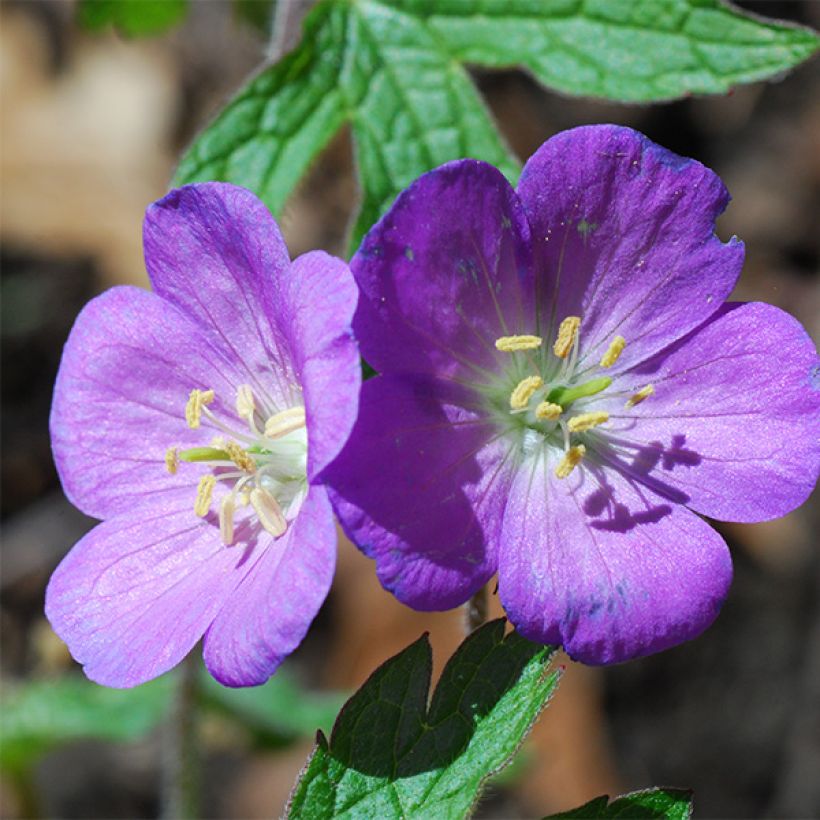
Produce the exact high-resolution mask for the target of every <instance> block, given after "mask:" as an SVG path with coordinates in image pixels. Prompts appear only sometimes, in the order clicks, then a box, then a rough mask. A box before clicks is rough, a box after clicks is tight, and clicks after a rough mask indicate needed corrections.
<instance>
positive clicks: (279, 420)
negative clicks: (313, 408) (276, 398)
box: [265, 407, 305, 438]
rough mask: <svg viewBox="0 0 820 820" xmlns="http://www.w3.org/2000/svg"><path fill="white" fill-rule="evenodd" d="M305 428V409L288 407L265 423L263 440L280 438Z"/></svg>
mask: <svg viewBox="0 0 820 820" xmlns="http://www.w3.org/2000/svg"><path fill="white" fill-rule="evenodd" d="M304 426H305V408H304V407H289V408H288V409H287V410H282V411H281V412H280V413H277V414H276V415H275V416H271V417H270V418H269V419H268V420H267V421H266V422H265V438H281V437H282V436H286V435H287V434H288V433H292V432H293V431H294V430H298V429H299V428H300V427H304Z"/></svg>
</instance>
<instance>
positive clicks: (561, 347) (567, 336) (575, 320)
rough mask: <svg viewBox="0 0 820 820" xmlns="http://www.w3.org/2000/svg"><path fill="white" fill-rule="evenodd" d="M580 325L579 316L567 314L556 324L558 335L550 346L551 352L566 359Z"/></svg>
mask: <svg viewBox="0 0 820 820" xmlns="http://www.w3.org/2000/svg"><path fill="white" fill-rule="evenodd" d="M580 326H581V317H580V316H567V318H566V319H564V321H563V322H561V324H560V325H559V326H558V336H557V338H556V339H555V344H554V345H553V346H552V352H553V353H555V355H556V356H557V357H558V358H559V359H566V358H567V356H569V352H570V350H572V346H573V345H574V344H575V341H576V339H577V338H578V328H579V327H580Z"/></svg>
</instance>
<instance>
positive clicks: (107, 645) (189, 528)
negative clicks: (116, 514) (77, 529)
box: [46, 492, 269, 687]
mask: <svg viewBox="0 0 820 820" xmlns="http://www.w3.org/2000/svg"><path fill="white" fill-rule="evenodd" d="M191 506H192V498H191V497H190V495H189V494H188V493H180V492H178V493H176V494H173V495H171V496H169V497H168V498H166V499H165V500H164V501H163V502H162V503H160V502H159V501H158V502H157V504H156V505H155V507H154V509H153V510H152V511H151V513H150V514H145V515H139V516H131V517H120V518H114V519H111V520H109V521H106V522H104V523H102V524H100V525H99V526H97V527H96V528H95V529H94V530H92V531H91V532H90V533H89V534H88V535H87V536H85V538H83V539H82V540H81V541H80V542H79V543H78V544H77V545H76V546H75V547H74V548H73V549H72V550H71V552H70V553H69V554H68V555H67V556H66V558H65V559H64V560H63V562H62V563H61V564H60V566H59V567H57V569H56V570H55V572H54V574H53V575H52V577H51V581H50V582H49V585H48V589H47V590H46V616H47V617H48V619H49V621H50V622H51V625H52V627H53V628H54V631H55V632H56V633H57V634H58V635H59V636H60V637H61V638H62V639H63V640H64V641H65V642H66V644H68V648H69V649H70V650H71V654H72V655H73V656H74V658H75V659H76V660H77V661H79V662H80V663H81V664H83V666H84V667H85V673H86V675H88V677H89V678H91V680H94V681H96V682H97V683H101V684H103V685H105V686H114V687H130V686H136V685H137V684H139V683H144V682H145V681H147V680H150V679H151V678H155V677H156V676H157V675H161V674H162V673H163V672H166V671H167V670H168V669H170V668H171V667H173V666H175V665H176V664H177V663H179V661H180V660H181V659H182V658H183V657H184V656H185V655H186V654H187V653H188V652H189V651H190V650H191V649H192V648H193V647H194V645H195V644H196V642H197V641H198V640H199V639H200V638H201V637H202V635H203V633H204V632H205V630H206V629H207V628H208V625H209V624H210V623H211V621H212V620H213V619H214V616H215V615H216V613H217V612H218V611H219V610H220V608H221V607H222V606H223V605H224V603H225V602H226V601H227V600H228V599H229V598H230V596H231V595H232V594H234V592H235V590H236V588H237V586H238V585H239V583H240V582H241V580H242V578H243V577H244V576H245V575H246V573H248V572H249V571H251V570H252V569H253V567H254V564H255V563H256V561H257V560H258V558H259V555H260V554H261V553H260V547H261V546H262V544H260V543H256V542H254V543H253V544H252V545H249V544H248V542H247V541H243V540H242V538H241V536H239V537H238V539H237V544H236V545H235V546H233V547H230V548H228V547H225V546H224V545H223V544H222V542H221V541H220V538H219V529H218V526H217V524H216V521H215V520H214V517H213V516H211V517H210V518H209V519H208V520H204V521H203V520H201V519H199V518H197V517H196V516H195V515H194V514H193V511H192V509H191ZM266 538H267V536H266ZM260 540H261V539H260ZM268 540H269V539H268Z"/></svg>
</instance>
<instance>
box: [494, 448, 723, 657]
mask: <svg viewBox="0 0 820 820" xmlns="http://www.w3.org/2000/svg"><path fill="white" fill-rule="evenodd" d="M559 457H560V454H557V453H556V452H555V451H554V450H552V449H545V450H544V452H543V455H542V456H541V457H538V458H533V459H531V460H530V461H529V462H528V463H527V464H526V465H524V466H523V467H522V469H520V470H519V471H518V474H517V477H516V480H515V483H514V484H513V486H512V488H511V491H510V500H509V503H508V504H507V510H506V513H505V515H504V526H503V531H502V537H501V541H502V546H501V552H500V555H499V569H498V577H499V594H500V596H501V601H502V603H503V604H504V608H505V609H506V611H507V615H508V617H509V619H510V621H511V622H512V623H513V624H514V625H515V627H516V629H517V630H518V631H519V632H520V633H521V634H522V635H524V636H525V637H527V638H530V639H531V640H534V641H539V642H542V643H560V644H562V645H563V646H564V648H565V649H566V651H567V653H568V654H569V655H570V656H571V657H572V658H574V659H576V660H579V661H583V662H584V663H587V664H608V663H617V662H619V661H625V660H629V659H631V658H637V657H641V656H642V655H647V654H650V653H652V652H658V651H660V650H662V649H667V648H669V647H671V646H674V645H676V644H678V643H681V642H682V641H686V640H689V639H691V638H694V637H696V636H697V635H699V634H700V633H701V632H703V631H704V630H705V629H706V628H707V627H708V626H709V625H710V624H711V623H712V621H713V620H714V619H715V617H716V616H717V614H718V611H719V610H720V607H721V604H722V603H723V601H724V599H725V597H726V594H727V591H728V589H729V584H730V582H731V576H732V566H731V560H730V558H729V552H728V550H727V548H726V545H725V544H724V542H723V540H722V539H721V538H720V536H719V535H718V534H717V533H716V532H715V531H714V530H712V529H711V527H709V526H708V525H707V524H706V523H705V522H704V521H702V520H701V519H700V518H698V517H697V516H696V515H694V514H693V513H691V512H689V511H688V510H687V509H686V508H685V507H682V506H680V505H677V504H675V503H674V502H670V501H668V500H667V499H665V498H663V497H662V496H659V495H657V494H656V493H654V492H652V491H651V490H649V489H647V488H646V487H641V486H640V485H639V484H638V483H637V482H634V481H631V480H629V479H627V478H625V477H624V476H622V475H620V474H619V473H617V472H615V471H611V470H601V469H600V468H599V467H595V466H594V465H592V463H591V462H589V463H586V464H585V466H584V468H583V469H576V470H575V472H574V473H573V474H572V475H571V476H570V477H569V478H566V479H557V478H556V477H555V474H554V468H555V464H556V463H557V460H558V458H559ZM591 465H592V469H590V467H591Z"/></svg>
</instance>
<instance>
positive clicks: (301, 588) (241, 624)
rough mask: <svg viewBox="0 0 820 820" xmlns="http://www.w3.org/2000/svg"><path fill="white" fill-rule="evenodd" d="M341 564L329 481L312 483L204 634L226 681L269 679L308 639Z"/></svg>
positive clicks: (210, 662)
mask: <svg viewBox="0 0 820 820" xmlns="http://www.w3.org/2000/svg"><path fill="white" fill-rule="evenodd" d="M335 565H336V526H335V524H334V522H333V511H332V509H331V507H330V502H329V501H328V499H327V492H326V490H325V489H324V488H323V487H312V488H311V490H310V492H309V493H308V496H307V498H306V499H305V501H304V503H303V504H302V507H301V509H300V510H299V515H298V516H297V517H296V519H295V521H294V522H293V523H292V525H291V526H290V527H289V528H288V530H287V532H286V533H285V534H284V535H283V536H282V537H281V538H277V539H276V540H275V541H274V542H273V543H271V544H269V545H268V547H267V549H266V550H265V554H264V555H263V556H262V558H261V559H260V560H259V563H258V564H257V565H256V566H255V567H254V568H253V571H252V572H249V573H248V574H247V575H246V576H245V579H244V580H243V581H242V583H241V584H240V585H239V586H238V588H237V589H236V591H235V593H234V594H233V595H232V596H231V598H230V599H229V600H228V601H227V602H226V603H225V605H224V606H223V607H222V609H221V610H220V611H219V614H218V615H217V616H216V619H215V620H214V622H213V624H212V625H211V626H210V628H209V629H208V631H207V633H206V634H205V645H204V657H205V664H206V665H207V667H208V669H209V670H210V672H211V674H212V675H213V676H214V677H215V678H216V679H217V680H218V681H219V682H220V683H223V684H225V685H226V686H256V685H258V684H261V683H264V682H265V681H266V680H267V679H268V678H269V677H270V676H271V675H272V674H273V673H274V672H275V671H276V669H277V668H278V666H279V664H280V663H282V661H283V660H284V659H285V658H286V657H287V656H288V655H289V654H290V653H291V652H292V651H293V650H294V649H295V648H296V647H297V646H298V645H299V644H300V643H301V641H302V639H303V638H304V637H305V634H306V633H307V631H308V628H309V627H310V624H311V622H312V621H313V619H314V618H315V617H316V613H317V612H318V611H319V608H320V607H321V605H322V604H323V603H324V600H325V598H326V597H327V593H328V591H329V590H330V583H331V580H332V579H333V570H334V567H335Z"/></svg>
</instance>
